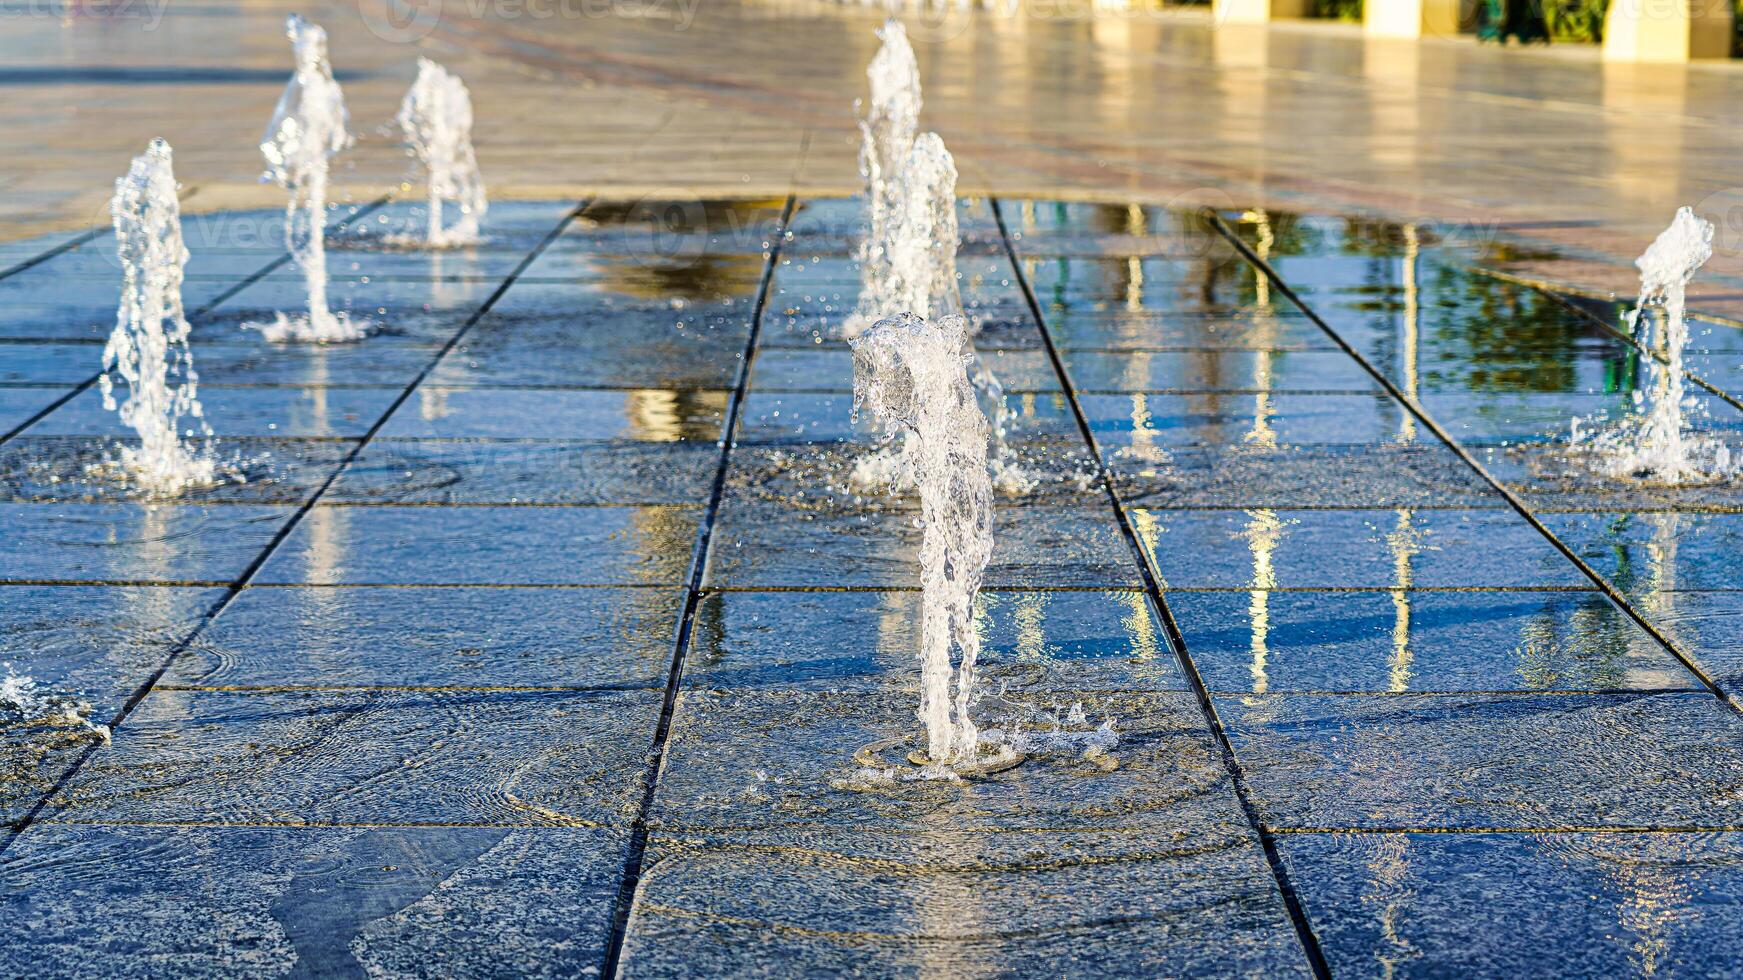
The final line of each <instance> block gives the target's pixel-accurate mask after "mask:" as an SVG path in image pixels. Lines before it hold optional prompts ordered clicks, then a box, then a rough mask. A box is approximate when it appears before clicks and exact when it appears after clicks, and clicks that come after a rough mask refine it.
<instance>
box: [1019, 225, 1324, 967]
mask: <svg viewBox="0 0 1743 980" xmlns="http://www.w3.org/2000/svg"><path fill="white" fill-rule="evenodd" d="M987 203H988V204H990V205H991V206H992V212H993V218H994V219H995V220H996V221H997V222H998V226H999V235H1000V237H1001V238H1002V239H1003V240H1004V246H1005V254H1006V256H1007V257H1008V259H1009V261H1010V263H1011V273H1012V276H1013V278H1014V279H1015V280H1016V282H1017V285H1018V286H1019V287H1021V289H1022V292H1023V298H1024V299H1025V300H1026V301H1027V303H1028V307H1029V312H1030V315H1032V316H1033V317H1034V318H1035V326H1036V327H1037V329H1039V330H1040V332H1041V343H1042V345H1043V346H1044V348H1045V349H1046V351H1047V357H1048V359H1049V360H1050V361H1052V362H1053V370H1054V372H1055V373H1056V374H1057V375H1058V376H1059V384H1060V387H1061V388H1063V389H1064V392H1065V397H1066V399H1067V400H1068V401H1069V402H1070V404H1071V412H1072V415H1074V416H1075V417H1076V419H1077V426H1078V429H1079V430H1080V431H1081V432H1082V434H1083V440H1084V443H1085V444H1086V445H1087V446H1088V448H1089V451H1090V453H1091V455H1092V456H1093V457H1094V459H1095V463H1096V468H1097V470H1098V471H1099V472H1098V474H1097V475H1098V478H1099V480H1100V482H1101V484H1102V487H1103V488H1104V489H1105V490H1106V491H1107V496H1108V501H1109V503H1110V504H1111V505H1112V506H1113V510H1114V518H1115V520H1116V521H1117V522H1118V523H1119V526H1120V532H1121V534H1122V535H1123V536H1124V537H1125V539H1126V544H1127V546H1128V547H1129V548H1130V549H1131V551H1132V556H1133V558H1134V560H1135V561H1136V562H1137V564H1138V572H1139V574H1140V575H1141V577H1142V578H1143V581H1144V593H1145V595H1146V597H1147V598H1148V599H1149V600H1150V605H1151V607H1152V611H1153V612H1154V613H1155V614H1156V617H1157V619H1158V620H1159V621H1160V622H1161V623H1162V627H1163V629H1164V631H1165V632H1166V633H1167V635H1168V643H1169V646H1171V647H1173V649H1174V655H1175V659H1176V660H1177V661H1178V663H1179V666H1180V669H1181V673H1182V674H1183V675H1184V676H1185V678H1186V680H1187V683H1188V684H1189V685H1190V686H1191V688H1192V694H1193V696H1194V697H1195V698H1196V699H1197V701H1198V707H1199V711H1200V712H1201V713H1202V714H1203V716H1204V721H1205V724H1206V725H1207V726H1208V727H1209V729H1210V731H1211V734H1212V735H1213V736H1214V737H1215V739H1216V741H1217V744H1218V747H1219V748H1220V749H1221V754H1222V758H1223V766H1224V768H1226V769H1227V771H1228V774H1229V779H1230V782H1231V784H1232V786H1233V788H1234V792H1235V797H1236V799H1237V801H1238V802H1239V803H1240V806H1241V811H1242V813H1243V815H1244V816H1245V817H1246V820H1247V823H1248V825H1249V826H1250V827H1251V828H1252V830H1253V833H1254V836H1256V837H1257V838H1258V840H1259V846H1260V848H1261V850H1263V851H1264V854H1265V862H1266V864H1267V865H1268V866H1269V867H1270V870H1271V876H1272V878H1273V879H1274V880H1275V882H1276V885H1277V889H1278V892H1279V894H1280V895H1281V897H1282V899H1283V906H1284V909H1285V910H1286V911H1287V912H1288V914H1289V921H1290V924H1291V925H1292V926H1293V927H1294V928H1295V935H1296V939H1297V940H1298V941H1299V942H1300V943H1301V949H1302V954H1303V955H1304V956H1306V958H1307V963H1308V966H1309V967H1311V968H1312V970H1313V974H1314V976H1315V977H1317V978H1320V980H1329V978H1330V976H1331V968H1330V966H1329V965H1328V964H1327V962H1326V959H1325V953H1324V952H1323V951H1322V950H1321V949H1320V946H1319V938H1318V937H1317V936H1315V935H1314V932H1313V926H1312V924H1311V923H1310V922H1309V921H1308V919H1307V912H1306V910H1305V909H1304V908H1303V906H1302V904H1301V899H1300V897H1299V896H1298V895H1297V894H1296V891H1295V886H1294V885H1293V884H1292V883H1291V881H1290V878H1289V869H1288V868H1287V867H1286V866H1285V865H1284V863H1283V856H1282V854H1281V853H1280V852H1279V851H1278V849H1277V844H1276V841H1275V840H1274V839H1273V838H1272V836H1271V834H1270V832H1269V831H1268V830H1267V829H1266V827H1265V824H1264V821H1263V820H1262V819H1261V818H1260V815H1259V810H1258V807H1257V806H1256V805H1255V804H1254V802H1253V799H1252V794H1251V791H1250V790H1249V789H1248V787H1247V781H1246V774H1245V773H1244V772H1243V771H1242V770H1241V766H1240V760H1239V759H1238V758H1237V757H1236V755H1235V749H1234V744H1233V743H1232V742H1230V741H1229V737H1228V733H1227V732H1225V731H1224V730H1223V726H1222V720H1221V719H1220V718H1219V717H1218V716H1217V713H1216V704H1215V702H1214V701H1212V699H1211V695H1210V691H1209V688H1208V686H1207V685H1206V684H1205V682H1204V677H1203V676H1202V675H1201V674H1200V673H1199V671H1198V666H1197V664H1195V663H1194V662H1193V660H1192V655H1191V653H1190V652H1189V651H1188V650H1187V647H1186V638H1185V636H1184V635H1183V634H1182V633H1181V630H1180V624H1179V622H1177V621H1176V620H1175V618H1174V613H1173V612H1172V611H1171V610H1170V609H1169V608H1168V601H1167V599H1166V598H1165V597H1164V596H1163V592H1162V589H1161V585H1160V583H1161V576H1160V575H1159V574H1158V573H1157V572H1156V570H1155V569H1153V568H1152V567H1151V558H1150V555H1149V553H1148V552H1147V551H1146V550H1145V549H1144V546H1143V543H1142V542H1141V541H1140V540H1139V539H1138V535H1137V532H1136V530H1135V529H1134V528H1133V527H1132V523H1131V520H1130V519H1129V518H1128V516H1127V514H1126V508H1125V505H1124V503H1123V502H1122V501H1121V499H1120V494H1119V491H1118V489H1117V488H1116V487H1115V485H1114V478H1113V473H1112V471H1111V470H1110V469H1109V468H1108V465H1107V461H1106V460H1105V459H1104V458H1103V456H1102V452H1101V446H1100V444H1098V443H1097V442H1096V439H1095V433H1094V430H1093V429H1092V428H1091V427H1090V422H1089V416H1088V414H1087V413H1086V412H1085V411H1084V409H1083V405H1082V403H1081V402H1080V401H1079V400H1078V395H1077V390H1076V389H1075V388H1074V387H1073V385H1072V383H1071V375H1070V372H1069V371H1068V370H1067V369H1066V366H1065V362H1064V360H1063V359H1062V358H1061V357H1060V352H1059V348H1058V347H1057V346H1055V345H1054V343H1053V332H1052V331H1051V330H1049V329H1048V327H1047V319H1046V316H1045V314H1043V312H1042V308H1041V303H1040V300H1039V299H1038V298H1037V297H1036V295H1035V288H1034V286H1033V285H1032V284H1031V283H1030V282H1029V276H1028V274H1027V273H1025V272H1024V271H1023V262H1022V259H1021V258H1020V257H1019V256H1018V255H1017V246H1016V243H1015V242H1013V241H1012V240H1011V234H1010V231H1009V229H1008V228H1007V227H1006V226H1005V216H1004V211H1003V209H1001V208H1000V207H999V201H998V198H996V197H989V198H987Z"/></svg>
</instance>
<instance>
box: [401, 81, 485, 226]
mask: <svg viewBox="0 0 1743 980" xmlns="http://www.w3.org/2000/svg"><path fill="white" fill-rule="evenodd" d="M394 121H395V122H397V123H399V128H400V132H401V133H403V134H404V135H405V141H406V147H407V150H408V152H410V153H411V155H412V156H414V157H416V158H417V160H418V162H419V163H421V164H422V165H423V167H424V171H425V173H426V175H427V181H428V188H429V197H428V200H429V204H428V212H429V213H428V222H427V224H428V227H427V230H426V231H425V233H424V238H423V239H422V241H417V240H413V239H410V238H409V237H408V236H395V237H393V238H390V239H389V241H390V243H392V244H396V245H414V244H416V245H423V246H425V247H427V248H459V247H462V246H466V245H476V244H478V242H479V241H481V239H480V238H479V234H478V225H479V222H480V221H482V220H483V218H484V212H485V210H486V209H487V208H488V207H489V199H488V198H487V197H486V196H485V193H484V178H483V176H482V175H481V174H480V173H479V171H478V157H477V154H476V153H475V152H474V150H473V148H472V95H471V93H470V92H468V91H467V90H466V83H465V82H462V81H461V80H460V77H459V76H458V75H454V74H452V73H451V72H449V71H448V70H447V69H446V68H443V67H442V66H441V65H439V64H437V63H435V62H434V61H431V60H430V59H428V58H419V59H418V77H417V81H415V82H413V83H412V87H411V90H410V91H408V92H407V93H406V95H405V99H404V100H403V101H401V102H400V106H399V114H398V115H397V116H395V117H394ZM448 201H452V202H454V206H455V207H456V208H458V209H459V212H460V217H459V219H458V220H456V221H455V222H454V223H453V224H452V225H449V226H448V227H445V228H444V227H443V226H442V214H443V211H444V205H445V203H446V202H448Z"/></svg>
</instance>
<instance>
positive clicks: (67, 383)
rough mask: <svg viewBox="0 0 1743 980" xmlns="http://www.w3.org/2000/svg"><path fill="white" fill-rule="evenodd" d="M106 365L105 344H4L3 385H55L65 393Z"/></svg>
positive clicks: (0, 361) (0, 378) (1, 348)
mask: <svg viewBox="0 0 1743 980" xmlns="http://www.w3.org/2000/svg"><path fill="white" fill-rule="evenodd" d="M102 366H103V346H102V345H101V344H64V343H11V344H7V343H0V384H8V385H43V386H53V387H56V388H58V389H59V390H60V391H61V392H62V393H63V394H64V393H65V391H66V389H67V388H70V387H72V386H73V385H76V384H82V383H84V382H85V381H87V380H89V379H90V377H91V375H93V374H96V373H97V372H98V371H99V370H100V369H101V368H102ZM6 397H7V396H4V395H0V398H6ZM29 397H30V396H29V395H28V394H27V395H26V396H25V398H26V399H28V398H29ZM50 400H52V399H50ZM0 404H10V402H0ZM43 404H45V405H46V404H47V401H45V402H44V403H43ZM17 424H18V423H17V422H13V423H11V424H10V425H7V426H6V427H7V428H12V427H13V426H15V425H17Z"/></svg>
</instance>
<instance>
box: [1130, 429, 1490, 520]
mask: <svg viewBox="0 0 1743 980" xmlns="http://www.w3.org/2000/svg"><path fill="white" fill-rule="evenodd" d="M1134 448H1135V447H1133V446H1130V445H1128V446H1126V447H1124V449H1123V450H1122V451H1121V452H1118V453H1116V454H1114V455H1112V456H1110V457H1109V458H1108V466H1109V468H1110V469H1111V470H1112V471H1113V474H1114V481H1115V485H1116V486H1117V487H1118V488H1119V491H1120V497H1121V499H1122V500H1125V501H1126V502H1127V503H1128V504H1130V505H1133V506H1139V507H1158V508H1197V507H1240V508H1249V509H1251V508H1265V507H1271V508H1275V507H1360V508H1374V507H1391V508H1399V507H1402V508H1418V507H1490V508H1502V507H1506V506H1507V501H1506V498H1505V497H1503V496H1501V494H1500V493H1499V492H1497V491H1496V490H1495V489H1494V488H1493V487H1491V486H1490V485H1489V484H1488V482H1487V481H1485V480H1484V479H1483V478H1482V477H1481V476H1480V475H1478V473H1477V471H1476V470H1474V469H1472V468H1471V467H1470V465H1469V464H1467V463H1466V462H1465V461H1464V460H1462V459H1460V458H1459V457H1458V455H1457V454H1456V453H1454V452H1453V451H1452V450H1451V449H1448V448H1447V447H1445V446H1443V445H1438V444H1420V443H1419V444H1415V445H1394V444H1388V443H1381V444H1376V445H1364V446H1339V445H1312V446H1275V447H1261V446H1257V445H1247V446H1241V447H1231V446H1170V447H1168V448H1167V449H1165V450H1163V451H1161V452H1154V451H1148V450H1146V451H1134Z"/></svg>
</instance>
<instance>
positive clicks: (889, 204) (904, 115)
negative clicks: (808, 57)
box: [842, 18, 955, 337]
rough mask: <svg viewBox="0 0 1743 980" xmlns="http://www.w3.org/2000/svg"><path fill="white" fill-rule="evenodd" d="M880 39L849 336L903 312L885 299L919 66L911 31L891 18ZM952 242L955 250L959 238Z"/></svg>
mask: <svg viewBox="0 0 1743 980" xmlns="http://www.w3.org/2000/svg"><path fill="white" fill-rule="evenodd" d="M878 37H880V38H882V39H883V42H884V43H883V46H882V47H880V48H878V53H877V54H876V55H874V56H873V57H872V60H871V64H870V65H869V66H867V68H866V73H865V74H866V79H867V81H869V82H870V85H871V98H870V101H869V102H867V103H865V104H864V109H865V116H864V118H862V119H861V120H860V123H859V131H860V147H859V173H860V177H861V178H863V179H864V181H865V198H866V218H867V224H868V232H867V234H866V237H865V238H864V240H862V241H861V242H860V245H859V256H858V257H859V275H860V298H859V304H858V306H857V307H856V308H855V310H854V312H853V313H852V315H850V316H849V317H848V319H847V322H846V324H844V325H843V327H842V330H843V333H844V334H845V335H846V336H848V337H852V336H854V335H856V334H858V333H860V332H862V331H864V330H865V329H866V328H867V327H870V326H871V325H872V324H873V323H876V322H877V321H878V320H880V319H882V318H883V317H886V316H890V315H892V314H893V313H897V312H901V311H899V310H889V309H887V304H885V303H883V302H882V297H883V295H884V292H883V291H884V284H885V283H886V282H888V281H889V279H890V254H889V251H888V245H889V242H890V237H891V228H892V226H893V225H894V224H895V222H896V219H897V215H898V213H899V212H901V210H902V201H903V198H904V196H905V195H904V193H903V190H904V188H903V183H902V180H901V174H902V171H903V170H904V169H905V168H906V167H907V165H908V160H909V157H910V155H911V154H912V152H913V148H914V138H915V136H916V135H917V134H918V133H919V131H920V65H919V62H918V61H916V60H915V58H914V48H913V46H912V45H910V44H909V43H908V32H907V29H906V28H904V27H903V26H902V22H901V21H899V20H896V19H895V18H891V19H890V20H888V21H886V22H885V23H884V26H883V29H882V30H880V31H878ZM952 186H953V187H954V181H953V182H952ZM954 217H955V216H954V214H952V219H954ZM951 241H952V248H953V249H954V247H955V244H954V243H955V239H954V238H953V239H952V240H951ZM954 264H955V258H954V255H953V256H952V266H953V267H954ZM911 312H915V313H922V311H919V310H914V311H911ZM922 315H924V314H923V313H922Z"/></svg>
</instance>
